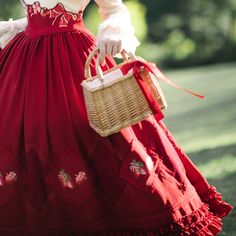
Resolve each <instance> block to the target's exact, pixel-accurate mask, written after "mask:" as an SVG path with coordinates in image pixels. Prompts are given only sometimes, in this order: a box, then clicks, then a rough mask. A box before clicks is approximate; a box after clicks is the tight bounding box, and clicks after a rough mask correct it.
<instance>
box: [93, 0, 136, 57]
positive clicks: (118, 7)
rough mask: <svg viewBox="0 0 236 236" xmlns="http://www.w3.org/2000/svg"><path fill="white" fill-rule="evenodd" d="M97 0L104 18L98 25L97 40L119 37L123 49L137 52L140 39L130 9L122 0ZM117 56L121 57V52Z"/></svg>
mask: <svg viewBox="0 0 236 236" xmlns="http://www.w3.org/2000/svg"><path fill="white" fill-rule="evenodd" d="M95 2H96V3H97V5H98V6H99V9H98V12H99V14H100V15H101V17H102V19H103V21H102V22H101V23H100V25H99V27H98V34H97V42H98V41H99V40H101V39H106V38H111V39H112V38H119V39H121V40H122V48H123V49H125V50H126V51H127V52H132V53H135V50H136V48H137V47H138V46H139V45H140V41H139V40H138V39H137V37H136V36H135V29H134V26H133V25H132V23H131V19H130V15H129V11H128V9H127V7H126V6H125V4H124V3H123V2H122V0H95ZM115 57H118V58H121V55H120V53H118V54H117V55H115Z"/></svg>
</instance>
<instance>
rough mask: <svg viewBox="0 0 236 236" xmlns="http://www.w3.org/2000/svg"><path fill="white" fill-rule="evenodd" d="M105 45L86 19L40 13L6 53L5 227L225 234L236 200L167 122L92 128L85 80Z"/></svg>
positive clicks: (0, 63) (1, 187)
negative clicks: (67, 24)
mask: <svg viewBox="0 0 236 236" xmlns="http://www.w3.org/2000/svg"><path fill="white" fill-rule="evenodd" d="M46 26H47V27H46ZM95 47H96V38H95V36H94V35H93V34H92V33H91V32H89V31H88V30H87V28H86V26H85V25H84V23H83V19H80V21H78V22H76V24H74V26H73V27H72V28H63V27H60V28H59V27H57V28H55V27H54V28H53V27H52V26H51V19H50V21H49V20H48V19H46V18H42V16H40V15H39V16H32V19H30V21H29V26H28V28H26V30H25V31H24V32H21V33H19V34H18V35H17V36H15V37H14V39H13V40H11V42H10V43H9V44H8V45H7V46H6V47H5V48H4V50H2V51H1V53H0V85H1V86H0V235H4V236H28V235H34V236H41V235H42V236H57V235H58V236H59V235H62V236H69V235H116V236H118V235H124V236H125V235H126V236H128V235H143V236H144V235H145V236H151V235H197V236H206V235H209V236H211V235H217V234H218V233H219V232H220V231H221V229H222V222H221V218H222V217H224V216H226V215H228V214H229V212H230V211H231V210H232V206H231V205H230V204H228V203H226V202H225V201H223V200H222V197H221V194H220V193H219V192H218V191H217V190H216V188H215V187H214V186H212V185H209V183H208V182H207V180H206V179H205V178H204V176H203V175H202V174H201V173H200V172H199V170H198V169H197V167H196V166H195V165H194V164H193V163H192V162H191V160H190V159H189V157H188V156H187V155H186V154H185V153H184V151H183V150H182V149H181V148H180V147H179V145H178V144H177V143H176V141H175V140H174V138H173V136H172V135H171V134H170V132H169V131H168V129H167V128H166V127H165V125H164V123H163V121H161V120H158V119H157V118H156V117H155V116H153V115H150V116H149V117H147V118H146V119H145V120H144V121H142V122H139V123H138V124H135V125H133V126H130V127H127V128H125V129H123V130H121V131H120V132H119V133H116V134H113V135H110V136H108V137H100V136H99V135H98V134H97V133H96V132H95V131H93V130H92V129H91V128H90V126H89V124H88V119H87V114H86V109H85V103H84V97H83V91H82V87H81V82H82V80H84V79H85V78H84V65H85V62H86V59H87V57H88V55H89V54H90V52H91V51H92V50H93V49H94V48H95ZM95 58H96V57H95ZM95 58H94V59H93V60H92V62H91V72H92V75H94V74H95V73H96V72H95V66H94V65H95ZM115 65H116V63H115V61H114V59H113V58H112V57H106V64H105V65H104V66H103V67H102V69H103V70H104V71H105V70H107V69H109V68H112V67H113V66H115Z"/></svg>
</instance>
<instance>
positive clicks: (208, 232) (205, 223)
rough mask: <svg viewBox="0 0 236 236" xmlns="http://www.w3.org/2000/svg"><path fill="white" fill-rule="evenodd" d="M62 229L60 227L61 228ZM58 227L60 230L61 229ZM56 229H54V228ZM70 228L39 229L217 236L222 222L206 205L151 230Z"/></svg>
mask: <svg viewBox="0 0 236 236" xmlns="http://www.w3.org/2000/svg"><path fill="white" fill-rule="evenodd" d="M61 227H62V226H61ZM61 227H60V228H61ZM55 228H56V227H55ZM66 228H70V226H67V227H65V228H64V229H58V228H57V229H54V230H53V229H43V228H42V229H41V230H40V232H43V235H44V236H158V235H160V236H161V235H166V236H167V235H168V236H177V235H178V236H193V235H194V236H214V235H218V234H219V233H220V232H221V230H222V221H221V218H220V217H217V216H215V215H214V214H213V213H212V212H210V211H209V207H208V205H207V204H204V205H203V206H202V207H201V208H200V209H198V210H197V211H194V212H192V213H191V214H190V215H186V216H183V217H182V218H181V219H179V220H178V221H176V222H173V223H171V224H169V225H166V226H162V227H160V226H157V228H154V227H152V229H151V228H150V229H148V230H147V229H143V230H138V229H137V230H133V229H130V230H129V229H124V230H119V229H111V230H107V231H100V230H97V231H96V232H81V231H80V230H75V229H74V231H73V232H72V231H71V228H70V230H68V229H66ZM22 233H23V232H21V233H20V232H19V231H18V232H17V233H16V234H14V233H13V232H11V233H9V231H8V232H7V233H6V234H4V235H6V236H12V235H14V236H20V235H28V234H27V233H26V234H25V232H24V234H22ZM31 233H32V234H30V235H35V236H39V235H41V233H39V232H38V231H31Z"/></svg>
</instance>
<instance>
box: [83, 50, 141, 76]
mask: <svg viewBox="0 0 236 236" xmlns="http://www.w3.org/2000/svg"><path fill="white" fill-rule="evenodd" d="M97 53H98V57H97V60H96V72H97V74H98V76H99V78H100V80H103V77H104V76H103V71H102V69H101V67H100V60H101V58H100V55H99V48H98V47H96V48H95V49H94V50H93V51H92V52H91V53H90V55H89V56H88V58H87V60H86V63H85V68H84V75H85V78H86V80H87V81H89V80H92V75H91V70H90V63H91V61H92V58H93V57H94V56H95V55H96V54H97ZM120 53H121V55H122V58H123V60H124V61H128V60H129V58H128V56H129V57H130V58H131V59H132V60H136V59H137V57H136V55H135V54H133V53H131V52H126V51H125V50H124V49H123V50H122V51H121V52H120Z"/></svg>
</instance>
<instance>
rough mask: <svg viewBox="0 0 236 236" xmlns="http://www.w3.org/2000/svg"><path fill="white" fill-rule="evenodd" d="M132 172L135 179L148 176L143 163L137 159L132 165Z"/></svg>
mask: <svg viewBox="0 0 236 236" xmlns="http://www.w3.org/2000/svg"><path fill="white" fill-rule="evenodd" d="M130 170H131V171H132V172H133V174H134V176H135V177H138V176H140V175H147V171H146V170H145V167H144V164H143V163H142V162H141V161H136V160H135V159H134V160H132V162H131V163H130Z"/></svg>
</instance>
